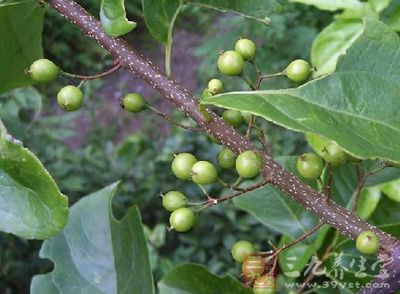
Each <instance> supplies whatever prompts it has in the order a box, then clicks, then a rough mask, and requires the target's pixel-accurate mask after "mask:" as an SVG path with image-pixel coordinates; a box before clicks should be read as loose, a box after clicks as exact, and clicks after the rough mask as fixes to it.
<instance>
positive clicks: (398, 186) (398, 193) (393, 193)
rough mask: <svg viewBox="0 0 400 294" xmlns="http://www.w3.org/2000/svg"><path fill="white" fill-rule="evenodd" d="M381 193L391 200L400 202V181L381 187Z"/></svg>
mask: <svg viewBox="0 0 400 294" xmlns="http://www.w3.org/2000/svg"><path fill="white" fill-rule="evenodd" d="M381 191H382V193H383V194H385V195H386V196H387V197H389V198H390V199H392V200H394V201H396V202H400V180H395V181H392V182H389V183H385V184H383V185H382V186H381Z"/></svg>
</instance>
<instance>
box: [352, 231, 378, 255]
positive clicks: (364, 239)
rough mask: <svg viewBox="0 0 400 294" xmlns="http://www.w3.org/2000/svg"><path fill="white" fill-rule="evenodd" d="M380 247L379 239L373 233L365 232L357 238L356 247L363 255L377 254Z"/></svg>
mask: <svg viewBox="0 0 400 294" xmlns="http://www.w3.org/2000/svg"><path fill="white" fill-rule="evenodd" d="M379 246H380V240H379V237H378V236H377V235H376V234H375V233H374V232H372V231H364V232H362V233H361V234H360V235H358V237H357V241H356V247H357V249H358V251H360V253H362V254H375V253H377V252H378V250H379Z"/></svg>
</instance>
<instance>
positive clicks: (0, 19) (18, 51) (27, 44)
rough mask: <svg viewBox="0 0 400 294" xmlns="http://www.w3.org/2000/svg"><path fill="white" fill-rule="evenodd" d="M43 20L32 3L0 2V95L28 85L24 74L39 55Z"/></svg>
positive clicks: (33, 2) (41, 8) (36, 5)
mask: <svg viewBox="0 0 400 294" xmlns="http://www.w3.org/2000/svg"><path fill="white" fill-rule="evenodd" d="M43 16H44V8H43V7H41V6H40V5H39V4H38V3H37V2H36V1H6V2H5V3H1V2H0V65H1V66H0V94H1V93H4V92H6V91H7V90H10V89H13V88H17V87H23V86H27V85H30V84H32V80H31V79H30V78H29V76H28V75H26V74H25V72H24V71H25V69H27V68H29V66H30V65H31V64H32V62H33V61H35V60H36V59H38V58H40V57H42V55H43V49H42V30H43Z"/></svg>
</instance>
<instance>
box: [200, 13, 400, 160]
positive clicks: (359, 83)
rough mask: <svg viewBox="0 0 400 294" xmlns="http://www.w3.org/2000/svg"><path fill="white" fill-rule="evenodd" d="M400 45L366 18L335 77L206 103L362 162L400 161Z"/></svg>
mask: <svg viewBox="0 0 400 294" xmlns="http://www.w3.org/2000/svg"><path fill="white" fill-rule="evenodd" d="M399 47H400V39H399V37H398V36H397V34H396V33H394V32H393V31H392V30H390V28H389V27H387V26H386V25H385V24H383V23H381V22H377V21H370V20H366V21H365V24H364V29H363V32H362V34H361V35H360V36H359V37H358V38H357V40H356V41H355V42H354V43H353V45H352V46H351V47H350V48H349V49H348V50H347V54H346V55H344V56H343V57H342V58H340V60H339V62H338V65H337V69H336V72H335V73H333V74H331V75H330V76H327V77H325V78H320V79H316V80H314V81H312V82H309V83H307V84H305V85H303V86H301V87H299V88H295V89H284V90H271V91H258V92H232V93H226V94H222V95H218V96H214V97H212V98H206V99H204V100H203V101H202V103H206V104H211V105H216V106H220V107H225V108H230V109H237V110H241V111H247V112H251V113H253V114H255V115H258V116H262V117H263V118H265V119H267V120H270V121H272V122H275V123H276V124H278V125H282V126H284V127H286V128H289V129H292V130H296V131H301V132H305V133H306V132H313V133H316V134H319V135H323V136H325V137H327V138H329V139H331V140H334V141H336V142H337V143H338V144H339V145H340V146H341V147H342V148H344V149H345V150H346V151H347V152H349V153H350V154H352V155H355V156H356V157H359V158H364V159H365V158H383V159H387V160H392V161H395V162H399V161H400V152H398V146H400V116H399V115H398V109H399V108H400V99H399V94H398V93H399V91H400V71H399V70H398V69H399V68H400V55H399V54H398V48H399ZM378 61H379V62H378Z"/></svg>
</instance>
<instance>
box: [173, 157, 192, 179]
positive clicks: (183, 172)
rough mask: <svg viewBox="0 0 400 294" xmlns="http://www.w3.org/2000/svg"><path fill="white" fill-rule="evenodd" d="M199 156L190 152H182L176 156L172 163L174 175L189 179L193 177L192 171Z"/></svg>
mask: <svg viewBox="0 0 400 294" xmlns="http://www.w3.org/2000/svg"><path fill="white" fill-rule="evenodd" d="M196 162H197V158H196V157H195V156H194V155H192V154H190V153H181V154H178V155H176V156H175V158H174V160H173V161H172V164H171V169H172V172H173V173H174V175H175V176H176V177H177V178H178V179H181V180H188V179H190V177H191V174H190V171H191V169H192V167H193V164H195V163H196Z"/></svg>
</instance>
